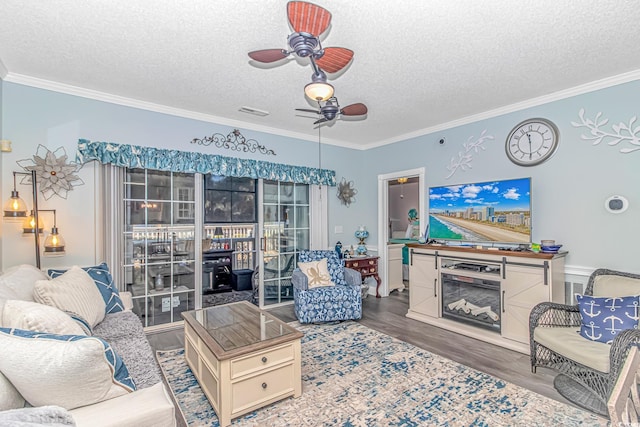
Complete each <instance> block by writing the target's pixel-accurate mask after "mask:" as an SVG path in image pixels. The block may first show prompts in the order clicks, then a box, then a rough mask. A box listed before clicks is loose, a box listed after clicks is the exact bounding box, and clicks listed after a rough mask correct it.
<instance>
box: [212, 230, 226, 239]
mask: <svg viewBox="0 0 640 427" xmlns="http://www.w3.org/2000/svg"><path fill="white" fill-rule="evenodd" d="M213 237H214V238H215V239H219V238H221V237H224V233H223V232H222V227H216V228H215V229H214V230H213Z"/></svg>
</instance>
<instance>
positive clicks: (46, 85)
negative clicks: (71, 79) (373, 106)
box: [0, 63, 361, 149]
mask: <svg viewBox="0 0 640 427" xmlns="http://www.w3.org/2000/svg"><path fill="white" fill-rule="evenodd" d="M1 72H2V63H0V73H1ZM0 76H1V74H0ZM4 80H5V81H7V82H11V83H16V84H21V85H25V86H31V87H35V88H38V89H45V90H50V91H52V92H58V93H64V94H66V95H73V96H78V97H81V98H87V99H92V100H96V101H102V102H108V103H110V104H117V105H122V106H125V107H132V108H138V109H141V110H146V111H153V112H156V113H162V114H168V115H171V116H176V117H183V118H186V119H193V120H199V121H203V122H207V123H214V124H218V125H225V126H230V127H234V128H241V129H248V130H253V131H256V132H264V133H269V134H272V135H280V136H284V137H288V138H295V139H301V140H304V141H310V142H316V143H317V142H318V138H315V137H313V136H310V135H307V134H302V133H297V132H291V131H288V130H286V129H279V128H273V127H269V126H261V125H256V124H253V123H247V122H243V121H240V120H233V119H228V118H224V117H219V116H214V115H211V114H204V113H198V112H196V111H191V110H184V109H181V108H175V107H169V106H167V105H162V104H155V103H152V102H146V101H140V100H138V99H133V98H127V97H124V96H119V95H113V94H110V93H106V92H100V91H97V90H92V89H86V88H83V87H79V86H72V85H68V84H64V83H59V82H54V81H51V80H45V79H40V78H37V77H31V76H26V75H24V74H16V73H10V72H9V73H6V78H5V79H4ZM322 144H327V145H336V146H339V147H346V148H353V149H360V148H361V147H360V146H359V145H355V144H350V143H345V142H344V141H339V140H334V139H330V138H322Z"/></svg>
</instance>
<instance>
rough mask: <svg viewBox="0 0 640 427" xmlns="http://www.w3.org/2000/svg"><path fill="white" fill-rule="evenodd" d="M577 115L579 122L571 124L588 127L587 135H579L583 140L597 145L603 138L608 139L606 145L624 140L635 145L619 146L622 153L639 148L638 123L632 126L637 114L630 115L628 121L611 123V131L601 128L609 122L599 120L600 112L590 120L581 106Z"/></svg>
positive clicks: (639, 132) (639, 129) (639, 127)
mask: <svg viewBox="0 0 640 427" xmlns="http://www.w3.org/2000/svg"><path fill="white" fill-rule="evenodd" d="M578 116H579V117H580V123H576V122H571V125H572V126H574V127H577V128H580V127H586V128H587V129H589V131H590V132H589V134H588V135H585V134H582V135H580V137H581V138H582V139H584V140H585V141H593V145H598V144H600V143H601V142H602V141H604V140H605V139H610V140H609V142H607V145H611V146H614V145H618V144H620V143H621V142H622V141H626V142H628V143H629V144H631V145H634V146H635V147H633V148H621V149H620V152H621V153H623V154H629V153H632V152H634V151H638V150H640V125H637V126H636V127H635V128H634V127H633V126H634V125H635V123H636V121H637V116H633V117H631V118H630V119H629V123H624V122H620V123H618V124H615V125H612V126H611V130H612V132H608V131H606V130H603V129H601V127H602V126H604V125H606V124H607V123H609V119H602V120H600V118H601V117H602V112H599V113H598V114H596V117H595V118H594V119H593V120H591V119H588V118H585V117H584V108H581V109H580V112H579V113H578Z"/></svg>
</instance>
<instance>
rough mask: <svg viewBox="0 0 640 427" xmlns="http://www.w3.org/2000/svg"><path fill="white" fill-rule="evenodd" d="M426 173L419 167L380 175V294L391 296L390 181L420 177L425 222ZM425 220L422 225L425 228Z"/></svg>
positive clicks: (421, 213)
mask: <svg viewBox="0 0 640 427" xmlns="http://www.w3.org/2000/svg"><path fill="white" fill-rule="evenodd" d="M425 173H426V170H425V168H424V167H421V168H417V169H407V170H403V171H398V172H391V173H387V174H382V175H378V256H379V257H380V259H379V262H378V271H379V274H380V279H381V280H382V285H381V286H380V295H381V296H383V297H386V296H389V271H388V268H387V260H388V259H389V254H388V247H387V242H388V241H389V238H390V237H391V236H389V227H388V223H389V181H391V180H394V179H398V178H402V177H414V176H417V177H418V192H419V201H418V216H419V218H421V220H422V221H423V222H424V221H426V220H427V217H426V211H425V183H424V180H425ZM423 222H421V223H420V227H421V228H423V225H424V224H423Z"/></svg>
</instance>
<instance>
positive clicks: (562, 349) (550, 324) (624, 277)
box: [529, 269, 640, 416]
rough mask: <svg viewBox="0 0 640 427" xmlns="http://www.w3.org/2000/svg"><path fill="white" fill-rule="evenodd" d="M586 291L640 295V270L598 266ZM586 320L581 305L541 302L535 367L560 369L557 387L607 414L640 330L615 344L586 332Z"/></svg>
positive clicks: (532, 325)
mask: <svg viewBox="0 0 640 427" xmlns="http://www.w3.org/2000/svg"><path fill="white" fill-rule="evenodd" d="M584 294H585V295H591V296H596V297H623V296H631V295H640V274H631V273H624V272H620V271H613V270H608V269H598V270H596V271H594V272H593V273H592V274H591V276H590V277H589V282H588V283H587V288H586V289H585V291H584ZM580 323H581V316H580V311H579V308H578V305H564V304H557V303H552V302H544V303H540V304H538V305H536V306H535V307H534V308H533V309H532V310H531V314H530V316H529V338H530V346H531V370H532V372H534V373H535V372H536V368H537V367H538V366H541V367H545V368H550V369H553V370H556V371H558V372H560V374H559V375H557V376H556V378H555V380H554V386H555V388H556V389H557V390H558V392H559V393H560V394H561V395H563V396H564V397H565V398H567V399H568V400H570V401H572V402H574V403H575V404H577V405H579V406H582V407H583V408H586V409H589V410H591V411H593V412H595V413H598V414H600V415H603V416H607V415H608V413H607V412H608V411H607V401H608V400H609V398H610V396H611V391H612V390H613V387H614V385H615V383H616V380H617V378H618V375H619V373H620V371H621V369H622V367H623V364H624V362H625V360H626V358H627V354H628V352H629V350H630V348H631V347H632V346H635V345H637V344H638V343H640V330H638V329H627V330H624V331H622V332H621V333H620V334H619V335H618V336H616V338H615V339H614V340H613V342H612V344H611V345H609V344H605V343H601V342H593V341H589V340H587V339H584V338H583V337H582V336H580V334H579V330H580Z"/></svg>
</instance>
